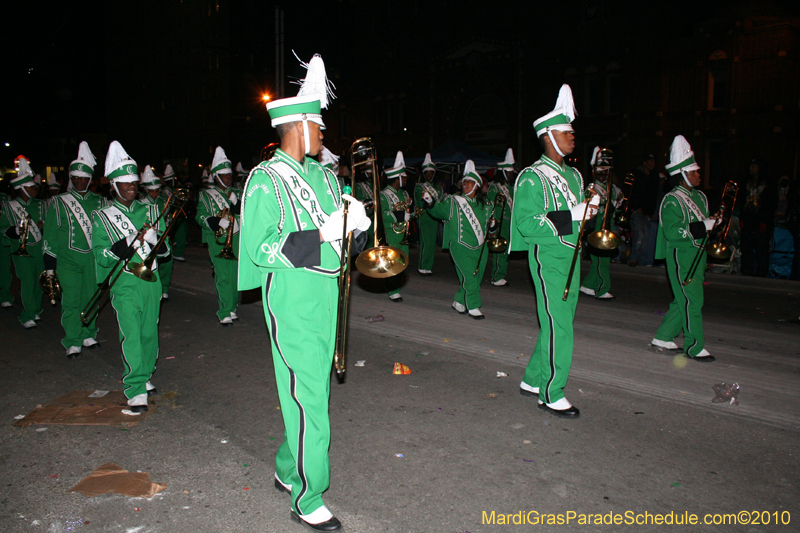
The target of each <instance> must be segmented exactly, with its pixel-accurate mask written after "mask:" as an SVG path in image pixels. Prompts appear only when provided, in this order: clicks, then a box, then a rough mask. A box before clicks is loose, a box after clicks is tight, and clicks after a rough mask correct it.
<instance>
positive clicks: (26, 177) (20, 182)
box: [11, 157, 36, 189]
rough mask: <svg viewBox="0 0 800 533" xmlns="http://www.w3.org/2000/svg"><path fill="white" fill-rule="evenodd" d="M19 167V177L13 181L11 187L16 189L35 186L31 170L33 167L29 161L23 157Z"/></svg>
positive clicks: (18, 163)
mask: <svg viewBox="0 0 800 533" xmlns="http://www.w3.org/2000/svg"><path fill="white" fill-rule="evenodd" d="M17 165H18V166H19V170H17V176H16V177H15V178H14V179H12V180H11V185H12V186H13V187H14V188H15V189H21V188H23V187H25V186H31V185H35V184H36V182H34V181H33V170H31V165H30V163H29V162H28V160H27V159H26V158H24V157H21V158H20V159H19V161H18V162H17Z"/></svg>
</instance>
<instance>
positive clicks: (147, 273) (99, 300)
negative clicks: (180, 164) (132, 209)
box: [81, 188, 189, 324]
mask: <svg viewBox="0 0 800 533" xmlns="http://www.w3.org/2000/svg"><path fill="white" fill-rule="evenodd" d="M175 198H178V201H179V202H181V205H180V206H179V209H181V210H182V209H183V204H184V203H185V202H186V201H187V200H188V199H189V191H188V189H185V188H177V189H175V191H174V192H173V193H172V194H171V195H170V196H169V198H167V203H166V204H164V209H162V210H161V212H160V213H159V214H158V216H157V217H156V219H155V221H153V223H152V224H145V225H144V226H143V227H142V229H140V230H139V231H138V233H137V234H136V237H135V238H134V239H133V240H132V241H131V243H130V244H129V245H128V247H127V248H126V249H125V252H124V253H123V254H122V256H121V257H120V258H119V259H118V260H117V262H116V263H115V264H114V266H113V267H111V271H110V272H109V273H108V276H106V279H104V280H103V283H101V284H100V286H99V287H98V288H97V291H95V293H94V295H92V298H91V299H90V300H89V302H88V303H87V304H86V307H84V308H83V311H81V322H83V323H84V324H88V323H89V322H91V321H92V320H93V319H94V317H95V315H97V313H99V312H100V309H102V307H103V305H104V304H105V300H106V298H107V297H108V295H109V293H110V292H111V287H113V286H114V284H115V283H116V282H117V280H118V279H119V277H120V276H121V275H122V273H123V272H124V271H125V270H127V271H128V272H130V273H132V274H133V275H134V276H136V277H137V278H141V279H142V280H144V281H155V276H154V275H153V271H152V268H151V267H152V266H153V261H154V260H155V257H156V250H158V248H160V247H161V245H162V244H163V243H164V240H165V239H166V238H167V235H169V232H170V230H171V229H172V226H173V225H174V224H175V221H176V220H177V219H178V217H172V222H170V225H169V227H168V228H167V229H166V231H164V233H162V234H161V238H159V240H158V242H157V243H156V245H155V246H154V247H153V249H152V251H151V252H150V254H149V255H148V256H147V257H146V258H145V260H144V261H142V262H141V263H137V264H134V265H132V266H131V267H130V268H129V267H128V265H129V263H130V261H131V259H133V254H131V253H130V252H131V250H132V249H133V243H135V242H136V240H137V239H139V238H140V237H142V236H143V235H144V234H145V232H146V231H147V230H148V229H149V228H150V227H157V226H158V221H159V220H161V218H162V217H164V215H165V214H166V213H167V211H169V208H170V205H171V204H172V202H173V201H174V200H175Z"/></svg>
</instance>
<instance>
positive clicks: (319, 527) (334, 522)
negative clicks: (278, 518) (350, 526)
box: [292, 511, 342, 532]
mask: <svg viewBox="0 0 800 533" xmlns="http://www.w3.org/2000/svg"><path fill="white" fill-rule="evenodd" d="M292 520H293V521H295V522H297V523H298V524H302V525H304V526H306V527H307V528H308V529H310V530H311V531H323V532H324V531H339V530H341V529H342V523H341V522H339V519H338V518H336V517H335V516H334V517H332V518H330V519H328V520H326V521H324V522H321V523H319V524H309V523H308V522H306V521H305V520H303V519H302V518H300V516H299V515H298V514H297V513H295V512H294V511H292Z"/></svg>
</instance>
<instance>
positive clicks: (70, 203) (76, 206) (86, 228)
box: [59, 194, 92, 250]
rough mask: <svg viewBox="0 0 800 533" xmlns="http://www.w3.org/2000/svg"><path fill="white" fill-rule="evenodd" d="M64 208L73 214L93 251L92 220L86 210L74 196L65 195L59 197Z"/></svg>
mask: <svg viewBox="0 0 800 533" xmlns="http://www.w3.org/2000/svg"><path fill="white" fill-rule="evenodd" d="M59 198H60V199H61V202H62V203H63V204H64V207H66V208H67V210H68V211H70V212H71V213H72V216H73V217H75V220H76V221H77V222H78V226H79V227H80V228H81V230H82V231H83V236H84V237H86V242H87V243H88V244H89V250H91V249H92V219H90V218H89V217H88V216H87V215H86V210H84V209H83V206H82V205H81V203H80V202H79V201H78V200H77V198H75V197H74V196H72V195H71V194H70V195H63V196H59Z"/></svg>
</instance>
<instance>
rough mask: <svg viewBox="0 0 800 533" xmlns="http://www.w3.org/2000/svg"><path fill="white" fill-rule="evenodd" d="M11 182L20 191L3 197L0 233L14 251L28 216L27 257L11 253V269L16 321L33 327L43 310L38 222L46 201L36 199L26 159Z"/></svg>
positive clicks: (11, 251)
mask: <svg viewBox="0 0 800 533" xmlns="http://www.w3.org/2000/svg"><path fill="white" fill-rule="evenodd" d="M11 185H12V186H13V187H14V189H16V190H18V191H19V193H18V195H17V198H16V199H15V200H6V202H5V203H4V204H3V215H2V217H0V232H2V234H3V236H4V237H5V238H7V239H9V240H10V241H11V250H10V253H12V254H13V253H14V252H16V251H18V250H19V249H20V247H21V246H22V242H21V233H22V228H21V225H22V224H23V222H24V221H25V220H26V219H27V218H28V217H30V223H29V224H28V236H27V240H26V243H25V250H26V251H27V253H28V255H29V256H30V257H28V256H21V255H12V256H11V258H12V260H13V262H14V270H15V271H16V273H17V277H18V278H19V284H20V288H19V293H20V294H19V295H20V300H22V312H21V313H20V315H19V321H20V322H21V323H22V325H23V326H25V327H26V328H32V327H36V321H37V320H40V317H39V315H40V314H41V313H42V289H41V288H40V287H39V274H41V273H42V271H43V270H44V260H43V259H42V243H43V238H42V229H41V228H40V227H39V224H40V223H42V224H44V220H45V214H46V213H45V211H46V210H45V203H44V202H43V201H42V200H39V199H37V198H36V197H35V196H36V192H35V191H36V189H37V187H36V184H35V183H34V181H33V171H32V170H31V167H30V164H29V163H28V161H27V159H24V158H23V159H20V160H19V172H18V173H17V177H16V178H14V179H12V180H11Z"/></svg>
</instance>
